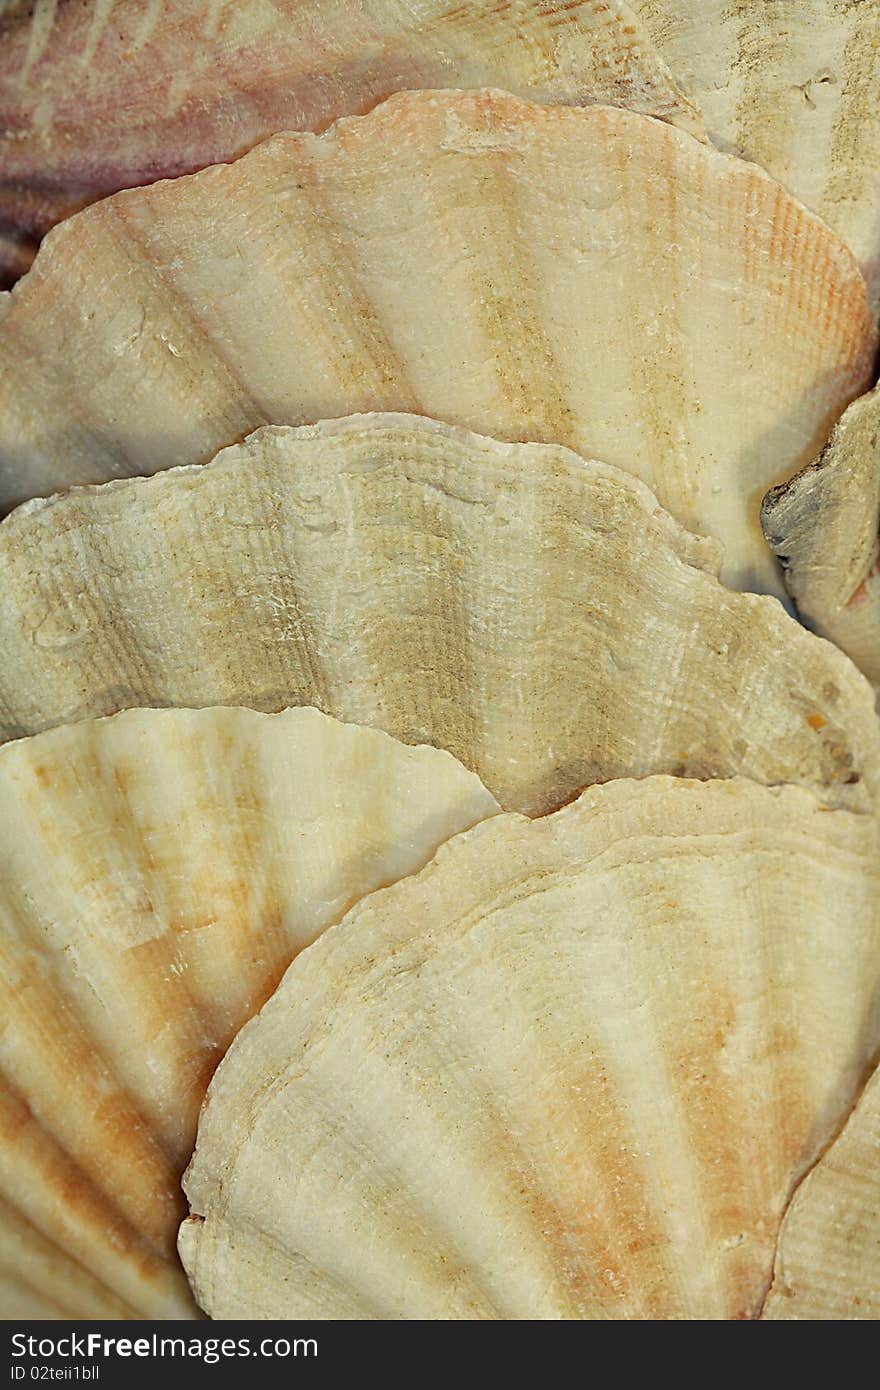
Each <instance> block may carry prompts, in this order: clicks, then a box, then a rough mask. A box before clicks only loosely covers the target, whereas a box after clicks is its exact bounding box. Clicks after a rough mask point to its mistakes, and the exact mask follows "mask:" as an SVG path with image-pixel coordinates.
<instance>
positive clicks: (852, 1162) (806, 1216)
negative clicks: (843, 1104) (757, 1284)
mask: <svg viewBox="0 0 880 1390" xmlns="http://www.w3.org/2000/svg"><path fill="white" fill-rule="evenodd" d="M762 1316H763V1317H765V1318H770V1319H773V1320H774V1321H777V1322H778V1321H787V1320H791V1319H797V1320H801V1321H809V1322H817V1321H822V1320H827V1321H833V1322H842V1321H846V1320H852V1319H859V1320H862V1319H867V1320H871V1321H876V1320H877V1319H878V1318H880V1072H875V1073H874V1075H873V1077H872V1079H871V1080H870V1081H869V1082H868V1084H867V1086H866V1087H865V1090H864V1092H863V1094H862V1096H861V1099H860V1100H859V1103H858V1105H857V1106H856V1108H855V1110H854V1111H853V1113H852V1115H851V1116H850V1118H849V1119H848V1120H847V1122H846V1125H845V1127H844V1129H843V1131H842V1133H841V1135H840V1137H839V1138H838V1139H837V1140H836V1141H835V1142H834V1144H833V1145H832V1146H831V1148H830V1149H829V1150H828V1153H827V1154H825V1156H824V1157H823V1158H822V1159H821V1160H820V1161H819V1163H817V1164H816V1167H815V1168H814V1169H813V1170H812V1172H810V1173H809V1174H808V1175H807V1177H806V1178H804V1181H803V1182H802V1184H801V1186H800V1187H799V1188H798V1191H797V1192H796V1193H795V1196H794V1199H793V1200H792V1203H791V1206H790V1207H789V1210H788V1212H787V1213H786V1216H785V1221H784V1222H783V1225H782V1233H781V1235H780V1239H779V1248H778V1250H777V1255H776V1273H775V1277H774V1280H773V1286H772V1288H771V1290H770V1293H769V1296H768V1298H767V1302H766V1304H765V1306H764V1312H763V1314H762Z"/></svg>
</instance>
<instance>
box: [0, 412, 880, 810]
mask: <svg viewBox="0 0 880 1390" xmlns="http://www.w3.org/2000/svg"><path fill="white" fill-rule="evenodd" d="M716 564H717V551H716V548H715V547H714V546H713V545H712V543H711V542H709V541H706V540H701V539H699V538H697V537H694V536H691V535H689V534H688V533H687V532H685V531H683V530H682V529H681V527H679V526H678V525H677V524H676V523H675V522H673V521H672V520H671V518H670V517H669V516H667V515H666V514H665V513H664V512H663V511H662V509H661V508H660V507H659V506H658V504H657V501H656V498H654V496H653V495H652V494H651V493H650V492H649V491H648V490H647V488H645V487H644V486H643V485H642V484H641V483H639V482H637V481H636V480H635V479H633V478H632V477H630V476H629V475H627V474H625V473H622V472H620V470H618V469H616V468H609V467H607V466H606V465H604V464H600V463H596V462H591V461H586V460H584V459H581V458H578V457H576V456H575V455H573V454H571V453H570V452H569V451H568V450H565V449H561V448H557V447H553V446H548V445H516V444H500V443H497V442H495V441H492V440H488V439H484V438H478V437H476V436H474V435H471V434H468V433H466V432H463V431H458V430H455V429H452V428H451V427H449V426H441V425H439V424H436V423H434V422H432V421H426V420H419V419H415V418H412V417H400V416H390V417H378V418H377V417H372V416H370V417H361V418H352V419H348V420H341V421H337V422H330V423H327V424H324V425H320V426H316V427H308V426H307V427H304V428H300V429H285V428H280V427H272V428H269V429H266V430H263V431H260V432H258V433H257V434H256V435H255V436H254V437H253V438H252V439H250V440H248V441H247V442H246V443H245V444H243V445H241V446H237V447H235V448H233V449H229V450H227V451H225V452H224V453H223V454H221V455H220V456H219V457H218V459H217V460H216V462H215V463H213V464H211V465H210V466H208V467H206V468H203V467H200V468H189V469H178V470H173V471H171V472H168V473H163V474H161V475H158V476H157V477H154V478H148V479H146V480H131V481H124V482H118V483H111V484H107V485H105V486H104V487H102V488H99V489H97V490H87V491H85V492H73V493H72V494H70V495H69V496H67V497H62V498H59V499H56V500H53V501H51V502H48V503H44V502H34V503H32V504H30V505H29V506H28V507H25V508H22V509H20V511H19V512H17V513H16V514H15V515H13V516H11V517H9V518H8V519H7V520H6V521H5V522H4V523H3V525H2V526H0V642H2V645H3V647H4V649H5V651H6V654H7V659H6V663H5V665H4V667H3V669H2V671H0V727H2V729H3V731H4V732H5V734H6V736H7V737H10V736H15V735H18V734H21V733H29V732H33V731H35V730H37V729H39V728H42V727H45V726H46V725H51V724H59V723H65V722H69V721H71V720H76V719H82V718H86V717H90V716H94V715H103V714H110V713H113V712H115V711H116V710H118V709H120V708H121V707H125V706H137V705H177V706H186V705H189V706H197V705H210V704H236V705H239V704H240V705H250V706H253V707H257V708H261V709H278V708H284V707H285V706H288V705H298V704H306V705H317V706H319V707H320V708H322V709H324V710H325V711H326V712H327V713H328V714H333V715H335V716H337V717H338V718H342V719H346V720H350V721H352V722H354V723H358V724H370V725H375V726H378V727H380V728H383V729H385V730H386V731H387V732H389V733H391V734H393V735H394V736H395V737H397V738H401V739H403V740H405V741H406V742H408V743H430V744H434V745H435V746H437V747H440V748H446V749H448V750H449V751H450V752H452V753H453V754H454V755H455V756H456V757H457V758H459V759H460V760H461V761H462V762H463V763H464V764H465V765H466V766H467V767H469V768H471V769H472V770H473V771H475V772H477V774H478V775H479V776H480V777H481V779H482V780H483V782H484V783H485V785H486V786H487V787H489V789H490V790H491V791H492V793H493V794H494V795H495V796H496V797H497V798H498V800H499V802H501V804H502V805H503V806H504V807H505V809H512V810H520V811H524V812H526V813H528V814H537V813H541V812H544V811H547V810H551V809H555V808H557V807H558V806H559V805H561V804H562V803H564V802H566V801H569V800H570V799H571V798H572V797H573V796H575V795H577V793H578V792H580V791H581V790H582V789H583V788H584V787H585V786H587V785H589V784H590V783H592V782H596V781H607V780H609V779H611V778H614V777H621V776H645V775H647V774H650V773H658V772H667V773H676V774H681V775H687V776H693V777H724V776H730V775H733V774H737V773H743V774H745V775H748V776H750V777H752V778H753V779H755V780H756V781H761V782H768V783H774V782H784V781H795V780H797V781H803V782H805V783H807V784H809V785H812V786H814V787H816V789H817V790H818V791H819V792H820V793H821V795H822V796H823V797H824V798H825V799H826V800H827V801H828V802H829V803H831V804H845V805H852V806H867V805H872V804H876V797H877V793H878V784H880V748H878V725H877V721H876V719H875V715H874V699H873V692H872V690H871V688H870V686H869V685H868V683H867V682H866V681H865V680H864V679H863V678H862V677H861V676H860V675H859V674H858V672H857V671H856V670H855V669H854V668H853V666H852V664H851V663H850V662H849V661H848V660H847V659H846V658H845V657H843V656H842V655H841V654H840V653H839V652H837V651H835V650H834V648H833V647H831V646H830V645H829V644H828V643H825V642H822V641H820V640H818V639H817V638H815V637H813V636H812V635H810V634H809V633H806V632H804V630H803V629H802V628H801V627H800V626H799V625H798V624H797V623H796V622H795V621H794V620H793V619H792V618H790V617H789V616H788V615H787V614H786V613H785V612H784V611H783V609H782V607H781V606H780V605H779V603H778V602H777V601H776V600H775V599H773V598H767V597H757V596H755V595H751V594H735V593H731V592H730V591H729V590H727V589H725V588H723V587H722V586H721V585H720V584H719V582H718V580H717V579H716V578H715V577H714V575H713V573H712V570H713V567H714V566H715V565H716Z"/></svg>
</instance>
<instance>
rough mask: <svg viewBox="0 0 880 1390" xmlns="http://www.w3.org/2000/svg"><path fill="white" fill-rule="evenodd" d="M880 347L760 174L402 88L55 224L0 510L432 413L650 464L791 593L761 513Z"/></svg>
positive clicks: (2, 412) (22, 326) (484, 97)
mask: <svg viewBox="0 0 880 1390" xmlns="http://www.w3.org/2000/svg"><path fill="white" fill-rule="evenodd" d="M218 208H222V209H223V215H222V217H218V215H217V210H218ZM707 342H709V343H711V347H710V348H708V349H707V346H706V344H707ZM72 344H76V351H75V352H74V351H71V345H72ZM875 345H876V335H875V332H874V326H873V319H872V316H871V313H870V309H869V306H868V301H867V295H866V290H865V285H864V282H863V280H862V278H861V275H860V274H859V272H858V270H857V268H856V266H855V263H854V262H853V260H852V258H851V256H850V254H849V252H848V251H846V249H845V248H844V247H843V245H842V244H841V243H840V242H839V241H838V240H837V239H836V238H835V237H833V236H832V235H831V234H830V233H829V232H828V230H827V229H826V228H825V227H824V226H823V225H822V224H821V223H820V222H819V221H818V220H817V219H815V218H814V217H812V216H811V215H810V214H808V213H807V212H806V211H805V210H804V209H803V208H801V207H800V206H798V205H797V204H795V203H794V202H793V201H792V200H791V199H790V198H789V197H788V196H787V195H786V194H785V193H784V192H783V191H782V190H781V189H780V188H779V186H778V185H777V184H775V183H774V182H772V181H771V180H770V179H769V178H768V177H767V176H766V175H765V174H764V173H763V172H762V171H760V170H759V169H757V168H756V167H755V166H752V165H748V164H745V163H743V162H741V161H736V160H732V159H730V158H728V157H727V156H724V155H721V154H718V153H717V152H716V151H714V150H712V149H710V148H708V147H706V146H704V145H701V144H700V143H699V142H698V141H696V140H694V139H693V138H692V137H690V136H689V135H687V134H685V133H683V132H681V131H679V130H677V129H675V128H674V127H672V126H671V125H668V124H664V123H663V122H660V121H655V120H651V119H650V118H648V117H645V116H640V115H634V114H633V113H631V112H629V111H624V110H619V109H616V108H611V107H598V106H594V107H589V108H581V109H574V108H563V107H541V106H533V105H530V104H528V103H526V102H523V101H520V100H518V99H516V98H514V97H511V96H506V95H504V94H503V93H485V92H484V93H473V92H465V93H461V92H436V93H425V92H415V93H406V94H403V95H400V96H397V97H393V98H392V99H391V100H389V101H388V102H386V103H385V104H384V105H382V106H381V107H379V108H377V109H376V110H375V111H374V112H372V113H371V114H370V115H368V116H364V117H361V118H354V119H351V120H348V121H341V122H339V123H338V124H337V125H336V126H334V127H333V128H332V130H331V131H329V132H328V133H327V134H325V135H323V136H314V135H282V136H277V137H275V138H274V139H271V140H268V141H266V142H265V143H264V144H262V145H260V146H259V147H258V148H257V149H256V150H254V151H252V152H251V153H250V154H248V155H246V156H244V158H242V159H240V160H239V161H237V162H236V163H235V164H232V165H226V166H218V167H216V168H213V169H210V170H206V171H204V172H203V173H201V174H195V175H192V176H190V177H188V178H185V179H181V180H178V181H176V182H173V183H161V184H157V185H154V186H153V187H151V188H148V189H139V190H133V191H130V192H127V193H122V194H118V195H116V197H115V198H113V199H110V200H109V201H105V202H103V203H100V204H97V205H95V206H94V207H92V208H88V209H86V210H85V211H84V212H83V213H81V214H79V215H78V216H77V217H74V218H72V219H71V220H70V221H69V222H68V223H66V224H65V225H64V227H60V228H59V229H58V230H57V231H56V232H55V233H54V234H53V236H52V238H51V240H50V241H48V242H47V243H46V245H45V247H44V249H43V251H42V252H41V255H40V259H39V261H38V263H37V265H36V267H35V269H34V270H33V271H32V272H31V274H30V275H29V276H27V277H26V278H25V279H24V280H23V281H22V282H21V283H20V284H19V286H17V288H16V292H15V295H14V297H13V301H12V304H11V307H9V308H8V309H7V310H6V312H5V314H4V315H3V318H2V324H0V382H2V384H0V503H2V504H3V505H6V506H10V505H12V504H13V503H14V502H17V501H20V500H22V499H23V498H25V497H29V496H33V495H35V494H37V493H42V492H47V491H54V490H58V489H60V488H63V487H66V486H67V485H69V484H71V483H77V482H97V481H101V480H103V479H106V478H110V477H116V476H120V475H124V474H132V473H137V474H143V473H153V472H155V471H156V470H158V469H161V468H165V467H168V466H169V465H171V464H183V463H197V462H204V461H206V460H207V459H209V458H210V457H211V456H212V455H213V454H214V453H215V452H216V450H217V449H218V448H220V447H222V446H223V445H227V444H229V443H231V442H233V441H234V440H236V439H240V438H241V437H243V436H244V435H245V434H246V433H247V432H248V431H249V430H252V429H253V428H254V427H255V426H258V425H260V424H263V423H266V422H269V423H280V424H298V423H301V422H306V421H316V420H320V419H329V418H332V417H334V416H340V415H345V414H348V413H351V412H355V411H371V410H407V411H412V412H414V413H418V414H422V415H428V416H434V417H436V418H438V419H444V420H448V421H450V422H451V423H453V424H459V425H463V426H466V427H467V428H471V429H477V430H481V431H483V432H485V433H487V434H492V435H495V436H497V437H501V438H505V439H513V440H524V439H530V440H532V439H537V440H539V441H545V442H552V443H562V444H565V445H568V446H570V447H572V448H574V449H576V450H578V451H579V452H581V453H583V454H586V455H589V456H591V457H596V458H600V459H602V460H603V461H604V462H606V463H610V464H614V465H616V466H618V467H621V468H624V469H625V470H627V471H629V472H632V473H634V474H635V475H636V476H638V477H640V478H641V479H642V480H643V481H645V482H646V483H648V484H649V485H650V486H651V487H653V488H654V490H655V491H656V492H657V495H658V497H659V498H660V501H661V503H662V504H663V505H664V506H665V507H667V509H668V510H669V511H670V512H671V513H672V514H673V515H674V516H675V517H676V518H677V520H679V521H681V522H682V524H684V525H686V526H688V527H689V528H690V529H691V530H695V531H699V532H702V533H706V534H709V535H712V536H714V537H717V538H718V539H720V540H721V541H722V542H723V545H724V549H725V565H724V571H723V577H724V579H725V581H726V582H727V583H728V584H729V585H731V586H732V587H737V588H759V589H770V590H778V591H779V592H780V593H781V592H783V588H782V583H781V579H780V576H779V574H778V569H777V567H776V565H775V563H774V561H773V557H772V556H771V555H770V554H769V552H768V550H767V547H766V545H765V543H764V540H763V537H762V535H761V531H760V525H759V518H758V511H759V504H760V499H761V498H762V497H763V495H764V493H765V492H766V491H767V488H768V487H769V486H770V485H771V484H773V483H775V482H778V481H780V480H781V479H785V478H788V477H790V476H791V475H792V473H794V472H795V471H797V469H798V468H799V467H801V466H802V465H803V464H805V463H806V462H808V461H809V460H810V459H811V458H813V457H814V456H815V453H816V452H817V450H818V448H819V447H820V445H821V443H822V442H823V440H824V439H825V437H826V435H827V432H828V429H829V427H830V425H831V423H832V421H833V419H835V418H836V416H837V415H838V414H839V413H840V411H841V410H842V409H843V407H844V406H845V405H846V404H847V403H848V402H849V401H850V400H851V399H852V398H853V396H855V395H857V394H858V393H859V392H860V391H862V390H864V389H865V387H866V386H867V385H868V384H869V373H870V367H871V360H872V356H873V352H874V348H875ZM768 362H772V363H773V371H772V372H768V370H767V364H768Z"/></svg>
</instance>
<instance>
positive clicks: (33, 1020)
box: [0, 709, 497, 1317]
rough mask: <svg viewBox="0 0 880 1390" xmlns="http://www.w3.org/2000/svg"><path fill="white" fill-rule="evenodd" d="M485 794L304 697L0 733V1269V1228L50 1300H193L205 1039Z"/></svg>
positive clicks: (158, 1312) (140, 1309)
mask: <svg viewBox="0 0 880 1390" xmlns="http://www.w3.org/2000/svg"><path fill="white" fill-rule="evenodd" d="M496 810H497V806H496V804H495V802H494V801H493V799H492V798H491V797H490V796H489V794H488V792H486V791H485V789H484V788H483V787H481V786H480V784H479V782H478V781H477V779H476V778H475V777H473V776H472V775H471V774H470V773H468V772H466V771H465V770H464V769H463V768H462V767H460V766H459V765H458V764H457V763H456V762H455V760H454V759H453V758H451V757H450V756H449V755H448V754H446V753H443V752H439V751H437V750H435V749H430V748H407V747H404V746H403V745H401V744H398V743H396V742H395V741H394V740H393V739H390V738H388V737H387V736H386V735H384V734H381V733H378V732H376V731H374V730H370V729H361V728H354V727H349V726H345V725H342V724H337V723H336V722H335V721H334V720H332V719H328V718H327V717H326V716H324V715H322V714H320V713H318V711H316V710H294V711H290V712H288V713H285V714H279V715H276V716H268V715H262V714H255V713H253V712H251V711H249V710H233V709H226V710H202V711H190V710H146V711H144V710H138V711H131V712H128V713H126V714H121V715H119V716H118V717H117V718H115V719H110V720H102V721H97V722H90V723H89V722H87V723H84V724H79V725H76V726H73V727H70V728H64V729H58V730H55V731H53V732H51V733H47V734H42V735H40V736H38V737H36V738H33V739H29V740H24V741H22V742H20V743H14V744H9V745H8V746H7V747H5V748H3V749H2V750H0V1015H2V1019H3V1026H2V1029H0V1199H2V1202H3V1204H4V1206H3V1207H0V1271H2V1266H3V1263H4V1257H3V1251H4V1250H9V1249H10V1247H12V1248H13V1249H15V1254H14V1259H15V1262H16V1266H17V1268H19V1270H20V1273H21V1277H22V1279H26V1280H27V1281H30V1282H32V1288H31V1293H32V1296H33V1299H34V1301H35V1302H36V1303H37V1304H39V1303H40V1301H41V1300H42V1302H43V1304H44V1307H45V1311H46V1313H47V1314H50V1313H52V1312H53V1311H57V1310H58V1308H59V1306H60V1307H65V1306H69V1305H70V1300H71V1299H76V1298H79V1299H83V1300H84V1299H85V1297H86V1291H87V1290H88V1289H89V1288H90V1287H91V1286H93V1285H97V1293H96V1297H97V1296H100V1297H102V1298H104V1299H105V1300H106V1307H107V1308H108V1309H112V1308H113V1307H114V1305H117V1304H119V1303H122V1304H124V1305H125V1306H126V1307H127V1308H128V1309H130V1310H132V1312H131V1313H130V1315H134V1313H137V1314H138V1315H140V1316H147V1317H170V1316H178V1317H179V1316H184V1315H190V1316H191V1315H192V1313H193V1308H192V1304H191V1302H190V1299H189V1291H188V1289H187V1286H186V1281H185V1279H184V1277H183V1274H182V1271H181V1270H180V1268H179V1265H178V1263H177V1260H176V1257H175V1254H174V1239H175V1234H176V1231H177V1226H178V1223H179V1221H180V1217H181V1203H182V1198H181V1194H180V1191H179V1185H178V1184H179V1180H180V1176H181V1174H182V1172H183V1169H184V1167H185V1165H186V1163H187V1160H188V1159H189V1156H190V1153H191V1151H192V1146H193V1141H194V1138H195V1132H196V1121H197V1116H198V1110H199V1105H200V1103H201V1100H202V1096H203V1094H204V1090H205V1087H206V1085H207V1083H208V1080H209V1079H210V1076H211V1073H212V1071H213V1069H214V1067H215V1066H216V1064H217V1062H218V1061H219V1059H220V1057H221V1056H222V1055H223V1052H224V1050H225V1049H226V1047H227V1046H228V1045H229V1043H230V1041H231V1039H232V1038H233V1037H234V1035H235V1033H236V1031H237V1030H238V1028H239V1027H240V1026H241V1024H242V1023H243V1022H244V1021H245V1020H246V1019H248V1018H249V1017H250V1016H251V1015H252V1014H253V1013H254V1012H255V1011H256V1010H257V1009H258V1008H259V1007H260V1005H261V1004H262V1003H263V1002H264V1000H265V999H266V997H267V996H268V994H269V993H270V992H271V990H272V989H273V988H274V986H275V984H276V983H277V981H278V979H279V977H280V976H281V974H282V972H283V970H284V969H285V967H286V966H287V965H288V964H289V963H290V961H291V959H292V958H293V956H294V955H295V954H296V952H297V951H298V950H300V949H301V948H302V947H303V946H305V945H307V944H308V943H309V942H311V941H313V940H314V938H315V937H316V936H317V935H318V934H319V933H320V932H321V931H323V930H324V928H325V927H327V926H328V925H329V924H330V923H332V922H334V921H337V920H338V919H339V918H340V917H341V916H342V914H343V913H344V912H345V911H346V910H347V908H348V907H350V906H351V904H352V903H353V902H355V901H357V899H358V898H359V897H361V896H362V894H364V893H366V892H369V891H370V890H372V889H374V888H377V887H380V886H382V885H384V884H387V883H390V882H393V881H394V880H395V879H396V878H397V877H399V876H400V875H401V874H406V873H410V872H412V871H413V870H415V869H418V868H420V867H421V866H422V865H423V864H424V863H425V861H426V860H427V859H428V858H429V857H430V855H431V854H432V853H433V852H434V850H435V849H436V847H437V846H438V845H439V844H440V843H442V842H443V841H444V840H445V839H446V838H447V837H448V836H449V835H451V834H452V833H454V832H456V831H458V830H462V829H464V828H465V827H467V826H470V825H473V824H474V822H476V821H478V820H480V819H482V818H483V817H484V816H488V815H492V814H493V813H494V812H495V811H496ZM8 1208H13V1209H14V1212H15V1220H14V1221H13V1223H12V1224H11V1225H10V1224H9V1223H7V1222H6V1221H5V1220H4V1211H5V1210H6V1209H8ZM51 1245H54V1246H57V1247H58V1250H59V1251H60V1253H59V1254H58V1255H57V1256H56V1255H55V1253H54V1252H53V1251H52V1250H51V1249H47V1247H50V1246H51ZM16 1247H17V1249H16ZM71 1263H76V1264H78V1265H81V1266H82V1267H83V1269H84V1270H85V1271H86V1272H87V1275H86V1277H84V1280H83V1283H82V1287H80V1288H78V1290H77V1291H76V1292H74V1291H71V1289H70V1287H69V1285H70V1272H69V1271H70V1265H71ZM3 1282H4V1281H3V1277H2V1274H0V1290H2V1287H3ZM93 1291H94V1290H93ZM17 1306H18V1310H19V1312H21V1305H20V1304H19V1305H17ZM78 1306H79V1307H82V1303H80V1304H79V1305H78ZM104 1315H109V1312H108V1313H105V1314H104ZM117 1315H118V1314H117Z"/></svg>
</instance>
